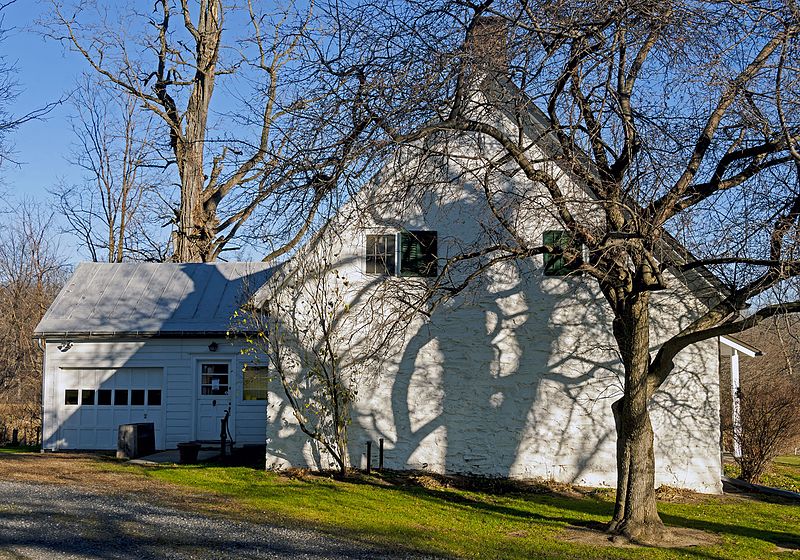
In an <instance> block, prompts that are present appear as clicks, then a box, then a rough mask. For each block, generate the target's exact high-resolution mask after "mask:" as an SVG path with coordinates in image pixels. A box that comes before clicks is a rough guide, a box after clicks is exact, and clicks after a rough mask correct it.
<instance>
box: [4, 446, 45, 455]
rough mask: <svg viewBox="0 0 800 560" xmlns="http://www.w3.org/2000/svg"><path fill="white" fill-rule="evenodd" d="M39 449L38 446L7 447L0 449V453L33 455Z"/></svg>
mask: <svg viewBox="0 0 800 560" xmlns="http://www.w3.org/2000/svg"><path fill="white" fill-rule="evenodd" d="M39 449H40V447H39V446H38V445H7V446H3V447H0V453H35V452H37V451H39Z"/></svg>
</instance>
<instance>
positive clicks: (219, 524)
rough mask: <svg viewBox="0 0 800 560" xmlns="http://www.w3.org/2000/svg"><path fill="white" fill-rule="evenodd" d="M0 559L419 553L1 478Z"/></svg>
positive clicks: (316, 556)
mask: <svg viewBox="0 0 800 560" xmlns="http://www.w3.org/2000/svg"><path fill="white" fill-rule="evenodd" d="M344 514H345V515H346V512H345V513H344ZM0 558H2V559H4V560H5V559H6V558H9V559H10V558H14V559H20V558H26V559H28V558H30V559H37V560H38V559H50V558H115V559H124V560H127V559H131V560H146V559H150V558H152V559H161V558H176V559H177V558H181V559H182V558H197V559H206V558H237V559H251V558H314V559H325V558H354V559H356V558H358V559H367V558H370V559H371V558H393V559H394V558H398V559H399V558H415V559H416V558H424V557H423V556H417V555H410V554H405V553H396V552H386V551H382V550H379V549H376V548H374V547H371V546H368V545H361V544H357V543H350V542H347V541H342V540H337V539H334V538H331V537H329V536H327V535H324V534H322V533H317V532H313V531H307V530H300V529H284V528H279V527H273V526H269V525H260V524H254V523H244V522H237V521H230V520H226V519H221V518H215V517H210V516H205V515H200V514H193V513H188V512H185V511H180V510H177V509H171V508H166V507H160V506H155V505H151V504H148V503H145V502H143V501H140V500H137V499H136V498H135V497H133V496H131V495H114V496H108V495H102V494H95V493H90V492H87V491H85V490H80V489H75V488H72V487H69V486H58V485H41V484H31V483H23V482H7V481H2V482H0Z"/></svg>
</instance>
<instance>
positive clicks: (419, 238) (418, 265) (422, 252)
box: [400, 231, 439, 277]
mask: <svg viewBox="0 0 800 560" xmlns="http://www.w3.org/2000/svg"><path fill="white" fill-rule="evenodd" d="M436 254H437V234H436V232H435V231H405V232H403V233H401V234H400V274H401V275H402V276H426V277H432V276H436V275H437V274H439V267H438V265H437V262H436Z"/></svg>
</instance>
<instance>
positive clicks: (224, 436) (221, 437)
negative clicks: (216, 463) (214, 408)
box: [219, 415, 228, 457]
mask: <svg viewBox="0 0 800 560" xmlns="http://www.w3.org/2000/svg"><path fill="white" fill-rule="evenodd" d="M220 423H221V424H222V426H221V429H220V431H219V449H220V452H221V453H222V456H223V457H225V445H226V441H225V440H227V439H228V416H227V415H226V416H225V418H223V419H222V421H221V422H220Z"/></svg>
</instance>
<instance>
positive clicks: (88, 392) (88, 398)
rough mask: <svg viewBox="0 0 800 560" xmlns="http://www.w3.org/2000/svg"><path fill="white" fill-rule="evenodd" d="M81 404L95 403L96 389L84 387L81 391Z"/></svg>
mask: <svg viewBox="0 0 800 560" xmlns="http://www.w3.org/2000/svg"><path fill="white" fill-rule="evenodd" d="M81 404H83V405H92V404H94V389H84V390H83V391H81Z"/></svg>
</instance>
